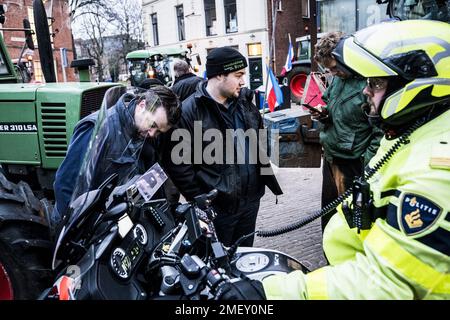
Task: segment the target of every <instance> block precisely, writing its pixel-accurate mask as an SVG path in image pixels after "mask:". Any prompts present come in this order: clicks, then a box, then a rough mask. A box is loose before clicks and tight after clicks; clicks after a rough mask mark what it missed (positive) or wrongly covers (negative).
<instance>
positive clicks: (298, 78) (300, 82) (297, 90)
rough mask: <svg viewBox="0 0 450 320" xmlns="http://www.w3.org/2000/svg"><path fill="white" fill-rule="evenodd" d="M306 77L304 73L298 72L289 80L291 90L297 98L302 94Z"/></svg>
mask: <svg viewBox="0 0 450 320" xmlns="http://www.w3.org/2000/svg"><path fill="white" fill-rule="evenodd" d="M306 78H307V76H306V74H303V73H300V74H296V75H295V76H294V77H293V78H292V80H291V92H292V94H293V95H294V96H296V97H297V98H301V97H302V96H303V91H304V90H305V84H306Z"/></svg>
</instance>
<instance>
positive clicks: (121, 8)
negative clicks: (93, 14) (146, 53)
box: [106, 0, 144, 63]
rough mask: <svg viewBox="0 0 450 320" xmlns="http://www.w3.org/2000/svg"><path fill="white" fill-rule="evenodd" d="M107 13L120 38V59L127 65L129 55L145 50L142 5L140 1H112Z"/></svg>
mask: <svg viewBox="0 0 450 320" xmlns="http://www.w3.org/2000/svg"><path fill="white" fill-rule="evenodd" d="M106 12H107V14H108V16H109V17H110V18H112V25H113V26H114V29H115V34H116V35H119V36H120V39H121V41H122V48H121V50H120V52H119V56H120V59H121V60H122V61H123V63H125V57H126V55H127V53H129V52H131V51H133V50H138V49H144V41H143V38H144V35H143V33H144V31H143V21H142V4H141V1H140V0H111V1H109V2H108V4H107V9H106Z"/></svg>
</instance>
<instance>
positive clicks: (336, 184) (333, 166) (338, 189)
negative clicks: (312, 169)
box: [322, 159, 363, 231]
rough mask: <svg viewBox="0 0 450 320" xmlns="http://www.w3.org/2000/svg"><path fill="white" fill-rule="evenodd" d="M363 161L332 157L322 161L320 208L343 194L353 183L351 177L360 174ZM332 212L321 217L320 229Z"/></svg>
mask: <svg viewBox="0 0 450 320" xmlns="http://www.w3.org/2000/svg"><path fill="white" fill-rule="evenodd" d="M362 170H363V163H362V161H361V160H360V159H333V162H332V163H330V162H328V161H326V160H324V162H323V167H322V174H323V182H322V208H323V207H324V206H326V205H327V204H329V203H330V202H332V201H333V200H334V199H336V198H337V197H338V196H340V195H341V194H343V193H344V192H345V191H346V190H347V189H349V188H351V187H352V185H353V179H354V178H355V177H359V176H360V175H361V174H362ZM331 216H332V214H328V215H326V216H323V217H322V231H323V230H324V229H325V226H326V225H327V223H328V221H329V220H330V218H331Z"/></svg>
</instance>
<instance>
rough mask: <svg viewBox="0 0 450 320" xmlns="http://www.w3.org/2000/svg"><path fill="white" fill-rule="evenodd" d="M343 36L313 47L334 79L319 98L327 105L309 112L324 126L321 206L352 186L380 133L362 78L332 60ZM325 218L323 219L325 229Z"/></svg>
mask: <svg viewBox="0 0 450 320" xmlns="http://www.w3.org/2000/svg"><path fill="white" fill-rule="evenodd" d="M343 37H344V34H343V33H342V32H330V33H328V34H326V35H325V36H324V37H322V38H321V39H320V40H319V41H318V43H317V44H316V47H315V49H316V50H315V55H314V59H315V60H316V61H317V63H319V64H320V65H321V66H322V67H324V68H325V69H327V70H328V71H329V72H330V73H331V74H332V76H333V78H332V81H331V84H330V85H329V87H328V88H327V89H326V91H325V92H324V94H323V96H322V100H323V101H324V102H325V103H327V105H326V106H321V105H319V106H317V110H313V109H309V110H310V113H311V115H312V118H313V119H315V120H318V121H320V122H322V123H323V129H322V131H321V132H320V143H321V144H322V146H323V150H324V164H323V183H322V207H323V206H325V205H327V204H328V203H330V202H331V201H332V200H334V199H335V198H336V197H337V196H338V195H341V194H342V193H344V192H345V190H347V189H348V188H350V187H351V186H352V182H353V179H354V177H355V176H360V175H361V173H362V172H363V168H364V166H365V165H366V164H367V163H368V162H369V160H370V159H371V158H372V157H373V156H374V155H375V153H376V151H377V149H378V146H379V143H380V140H381V137H382V136H383V133H382V131H381V130H379V129H378V128H376V127H373V126H371V124H370V123H369V120H368V117H367V114H366V111H365V110H364V105H365V102H366V97H365V96H364V94H363V89H364V87H365V85H366V82H365V79H363V78H357V77H355V76H353V75H352V73H351V72H350V71H349V70H346V68H345V67H344V66H343V65H340V64H339V63H338V61H337V60H336V59H335V58H334V57H333V55H332V52H333V50H334V49H335V48H336V45H337V43H338V42H339V40H340V39H341V38H343ZM326 223H327V218H324V219H323V220H322V228H324V227H325V225H326Z"/></svg>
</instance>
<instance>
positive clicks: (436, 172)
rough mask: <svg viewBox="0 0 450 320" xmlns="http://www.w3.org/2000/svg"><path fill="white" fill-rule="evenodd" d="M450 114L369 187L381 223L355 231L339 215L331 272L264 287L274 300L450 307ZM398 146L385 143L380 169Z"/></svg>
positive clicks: (333, 223) (331, 236)
mask: <svg viewBox="0 0 450 320" xmlns="http://www.w3.org/2000/svg"><path fill="white" fill-rule="evenodd" d="M449 123H450V111H446V112H445V113H443V114H441V115H440V116H438V117H437V118H435V119H433V120H431V121H430V122H428V123H426V124H425V125H423V126H422V127H420V128H419V129H417V130H416V131H414V132H413V133H412V134H411V136H410V143H409V144H407V145H403V146H402V147H401V148H400V149H398V151H397V152H396V153H395V154H394V155H393V157H392V158H391V159H390V160H389V161H388V162H387V163H386V164H385V165H384V166H383V167H382V168H381V169H380V170H379V171H378V172H377V173H376V174H375V175H374V176H373V177H372V178H371V179H370V180H369V183H370V189H371V191H372V192H373V201H374V205H375V207H376V209H378V210H383V212H384V213H385V215H386V218H383V219H382V218H378V219H377V220H376V221H375V223H374V224H373V225H372V227H371V229H370V230H366V231H364V232H361V233H360V234H358V233H357V232H356V229H350V228H349V227H348V224H347V223H346V221H345V218H344V216H343V214H342V212H341V210H340V208H338V213H336V214H335V215H334V216H333V217H332V219H331V220H330V222H329V224H328V225H327V227H326V229H325V233H324V240H323V241H324V250H325V253H326V255H327V258H328V260H329V262H330V265H329V266H326V267H323V268H320V269H317V270H315V271H313V272H311V273H308V274H306V275H305V274H303V273H302V272H301V271H295V272H292V273H290V274H287V275H281V276H270V277H267V278H266V279H264V280H263V285H264V289H265V292H266V296H267V298H268V299H450V257H449V255H450V126H449ZM395 141H396V140H391V141H389V140H387V139H385V138H383V140H382V141H381V145H380V148H379V150H378V152H377V154H376V156H375V157H374V158H373V159H372V160H371V162H370V165H371V166H373V165H374V164H375V163H377V161H378V160H379V159H381V158H382V157H383V156H384V155H385V154H386V152H387V151H388V150H389V149H390V147H391V146H392V145H393V144H394V143H395Z"/></svg>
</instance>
